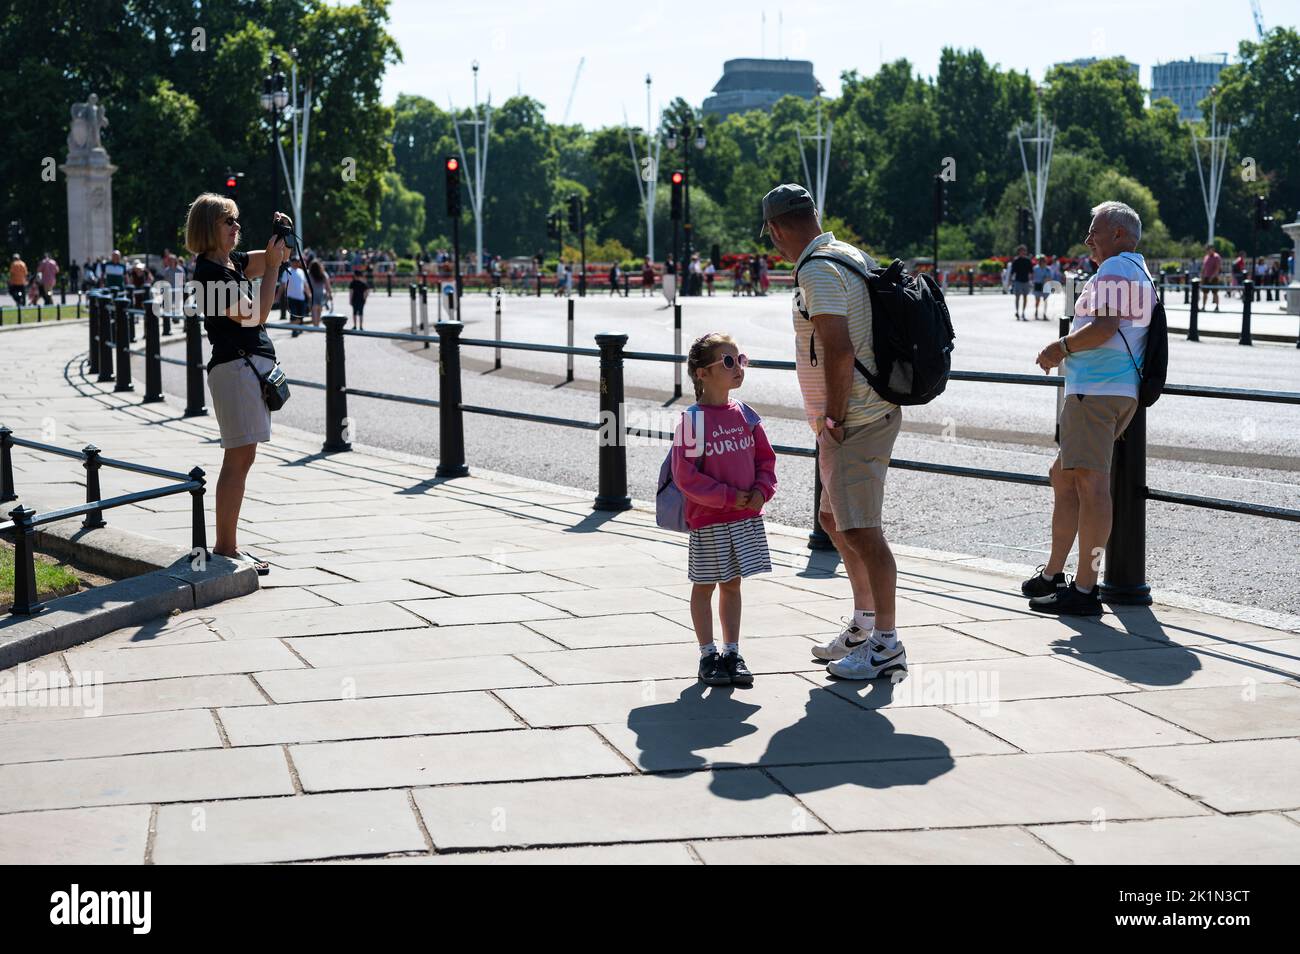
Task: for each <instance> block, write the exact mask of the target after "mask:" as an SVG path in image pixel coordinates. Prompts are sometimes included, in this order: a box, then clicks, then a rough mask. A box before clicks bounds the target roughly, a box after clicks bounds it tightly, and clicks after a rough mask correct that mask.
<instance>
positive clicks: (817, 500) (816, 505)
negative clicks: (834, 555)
mask: <svg viewBox="0 0 1300 954" xmlns="http://www.w3.org/2000/svg"><path fill="white" fill-rule="evenodd" d="M819 458H820V452H819V451H818V449H817V448H815V447H814V448H813V528H812V533H810V534H808V549H809V550H834V549H835V543H834V541H832V540H831V537H830V534H828V533H827V532H826V530H825V529H824V528H823V527H822V469H821V463H820V460H819Z"/></svg>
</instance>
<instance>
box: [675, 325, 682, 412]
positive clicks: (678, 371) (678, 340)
mask: <svg viewBox="0 0 1300 954" xmlns="http://www.w3.org/2000/svg"><path fill="white" fill-rule="evenodd" d="M681 353H682V306H681V305H677V304H674V305H673V354H676V355H680V354H681ZM681 396H682V363H681V362H680V361H674V362H673V400H674V401H676V400H677V399H678V398H679V397H681Z"/></svg>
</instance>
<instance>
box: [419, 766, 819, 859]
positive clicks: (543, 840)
mask: <svg viewBox="0 0 1300 954" xmlns="http://www.w3.org/2000/svg"><path fill="white" fill-rule="evenodd" d="M415 803H416V805H417V806H419V809H420V815H421V816H422V817H423V818H424V823H425V827H427V828H428V830H429V834H430V836H431V837H432V838H433V843H434V846H435V847H437V848H439V849H462V848H499V847H504V846H514V845H518V846H529V845H571V844H609V843H616V842H623V841H654V840H666V839H691V838H711V837H726V836H728V835H783V834H789V833H791V832H795V831H820V830H822V825H821V824H820V823H818V821H817V820H816V818H813V817H811V816H810V815H809V814H808V812H807V811H806V810H805V809H804V808H803V807H802V806H800V805H799V803H798V802H796V801H795V800H794V799H792V798H790V797H789V796H788V795H786V794H785V793H783V792H782V791H781V790H780V789H779V788H777V786H776V785H775V784H774V783H773V782H772V780H771V779H770V778H768V777H767V776H766V775H764V774H762V773H761V772H759V771H757V770H754V769H740V770H728V771H723V772H716V773H715V772H691V773H689V774H686V775H680V776H671V775H625V776H621V777H614V778H603V779H601V778H591V779H572V780H567V781H546V782H535V783H532V784H519V783H515V784H506V785H455V786H444V787H440V788H421V789H417V790H416V792H415ZM573 806H580V810H577V811H575V810H573Z"/></svg>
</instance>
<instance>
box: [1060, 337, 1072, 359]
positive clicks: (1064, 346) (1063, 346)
mask: <svg viewBox="0 0 1300 954" xmlns="http://www.w3.org/2000/svg"><path fill="white" fill-rule="evenodd" d="M1060 345H1061V350H1062V351H1064V352H1065V353H1066V354H1069V353H1070V346H1069V345H1067V344H1066V343H1065V336H1064V335H1062V336H1061V338H1060Z"/></svg>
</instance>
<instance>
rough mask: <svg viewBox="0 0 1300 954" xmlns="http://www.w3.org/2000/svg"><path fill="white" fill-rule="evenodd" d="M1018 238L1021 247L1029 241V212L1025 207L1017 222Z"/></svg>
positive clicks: (1022, 208) (1022, 207)
mask: <svg viewBox="0 0 1300 954" xmlns="http://www.w3.org/2000/svg"><path fill="white" fill-rule="evenodd" d="M1016 236H1017V239H1018V241H1019V242H1020V244H1021V245H1024V244H1025V243H1027V242H1028V241H1029V210H1028V209H1026V208H1025V207H1024V206H1021V208H1020V215H1019V217H1018V218H1017V220H1016Z"/></svg>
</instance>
